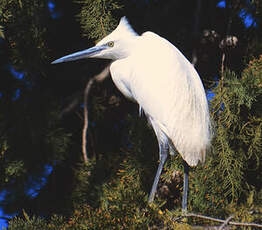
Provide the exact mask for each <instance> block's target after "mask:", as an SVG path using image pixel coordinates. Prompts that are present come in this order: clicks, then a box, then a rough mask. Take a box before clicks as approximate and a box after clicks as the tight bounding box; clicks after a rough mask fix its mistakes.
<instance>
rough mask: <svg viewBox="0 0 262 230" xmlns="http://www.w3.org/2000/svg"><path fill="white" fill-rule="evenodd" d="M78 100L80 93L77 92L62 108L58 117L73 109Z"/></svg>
mask: <svg viewBox="0 0 262 230" xmlns="http://www.w3.org/2000/svg"><path fill="white" fill-rule="evenodd" d="M79 102H80V94H77V95H75V96H74V98H73V99H72V101H71V102H70V103H69V104H68V105H67V106H66V107H65V108H64V109H63V110H62V112H61V113H60V117H63V116H64V115H65V114H67V113H69V112H71V111H73V110H74V108H75V107H77V105H78V104H79Z"/></svg>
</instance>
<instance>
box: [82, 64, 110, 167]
mask: <svg viewBox="0 0 262 230" xmlns="http://www.w3.org/2000/svg"><path fill="white" fill-rule="evenodd" d="M109 66H110V64H109V65H107V66H106V67H105V68H104V70H103V71H102V72H101V73H99V74H97V75H95V76H94V77H92V78H91V79H89V81H88V82H87V84H86V87H85V90H84V126H83V131H82V153H83V158H84V162H85V163H87V162H88V159H87V150H86V136H87V129H88V109H87V102H88V96H89V92H90V90H91V87H92V85H93V83H94V82H101V81H103V80H105V78H106V77H107V76H108V74H109Z"/></svg>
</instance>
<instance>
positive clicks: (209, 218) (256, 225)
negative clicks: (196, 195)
mask: <svg viewBox="0 0 262 230" xmlns="http://www.w3.org/2000/svg"><path fill="white" fill-rule="evenodd" d="M185 217H197V218H201V219H205V220H210V221H215V222H219V223H225V222H227V220H222V219H217V218H213V217H209V216H204V215H199V214H194V213H188V214H186V215H185ZM229 220H230V219H229ZM227 224H228V225H234V226H245V227H256V228H262V224H256V223H241V222H235V221H228V223H227Z"/></svg>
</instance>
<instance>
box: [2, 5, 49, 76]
mask: <svg viewBox="0 0 262 230" xmlns="http://www.w3.org/2000/svg"><path fill="white" fill-rule="evenodd" d="M0 12H2V13H1V14H0V25H1V26H2V28H3V31H4V32H3V33H4V34H5V38H6V41H7V42H8V44H9V46H10V47H12V49H11V50H10V51H11V57H10V58H11V59H12V63H13V64H15V67H16V68H17V69H18V70H22V71H25V70H26V71H28V72H29V73H31V74H32V73H36V72H39V71H40V67H41V66H42V64H43V60H44V59H45V58H46V57H47V53H48V52H47V48H46V46H45V41H46V29H45V27H44V26H45V25H44V20H43V19H44V16H45V12H46V11H45V3H44V2H43V1H41V0H38V1H29V0H19V1H16V0H11V1H9V0H8V1H7V0H3V1H1V3H0ZM32 57H34V58H32Z"/></svg>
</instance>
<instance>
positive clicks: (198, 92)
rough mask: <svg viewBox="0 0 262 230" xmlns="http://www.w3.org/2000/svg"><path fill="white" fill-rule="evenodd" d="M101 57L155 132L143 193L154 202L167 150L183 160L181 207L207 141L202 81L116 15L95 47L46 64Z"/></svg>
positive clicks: (169, 49)
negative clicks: (154, 156) (154, 164)
mask: <svg viewBox="0 0 262 230" xmlns="http://www.w3.org/2000/svg"><path fill="white" fill-rule="evenodd" d="M82 58H105V59H111V60H112V61H113V62H112V64H111V66H110V73H111V76H112V79H113V82H114V83H115V85H116V86H117V88H118V89H119V90H120V91H121V92H122V93H123V94H124V95H125V96H126V97H127V98H129V99H132V100H133V101H136V102H137V103H138V104H139V110H140V111H142V110H143V111H144V113H145V115H146V116H147V118H148V121H149V123H150V124H151V125H152V127H153V130H154V132H155V134H156V136H157V140H158V144H159V158H160V163H159V166H158V169H157V173H156V175H155V179H154V182H153V186H152V189H151V192H150V195H149V200H148V201H149V203H150V202H152V201H153V200H154V196H155V193H156V189H157V185H158V181H159V177H160V174H161V172H162V169H163V166H164V164H165V161H166V158H167V156H168V152H170V154H171V155H173V154H174V152H175V151H177V152H179V153H180V154H181V156H182V158H183V160H184V191H183V199H182V210H183V211H186V209H187V193H188V165H190V166H196V165H197V164H198V162H199V161H200V162H204V160H205V154H206V150H207V148H208V146H209V144H210V139H211V129H210V127H211V126H210V118H209V111H208V104H207V99H206V95H205V91H204V88H203V85H202V82H201V80H200V78H199V76H198V74H197V72H196V70H195V69H194V67H193V66H192V64H191V63H190V62H189V61H188V60H187V59H186V58H185V57H184V56H183V54H182V53H181V52H180V51H179V50H178V49H177V48H176V47H175V46H174V45H172V44H171V43H170V42H169V41H167V40H166V39H164V38H162V37H160V36H159V35H157V34H155V33H152V32H145V33H143V34H142V35H141V36H139V35H138V34H137V33H136V32H135V31H134V30H133V29H132V27H131V26H130V24H129V23H128V21H127V19H126V17H122V18H121V20H120V23H119V25H118V26H117V28H116V29H115V30H114V31H113V32H112V33H110V34H109V35H108V36H106V37H105V38H103V39H102V40H101V41H100V42H98V43H97V44H96V46H94V47H92V48H89V49H86V50H83V51H79V52H76V53H73V54H70V55H67V56H64V57H62V58H59V59H57V60H55V61H54V62H52V64H55V63H60V62H67V61H74V60H78V59H82Z"/></svg>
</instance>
